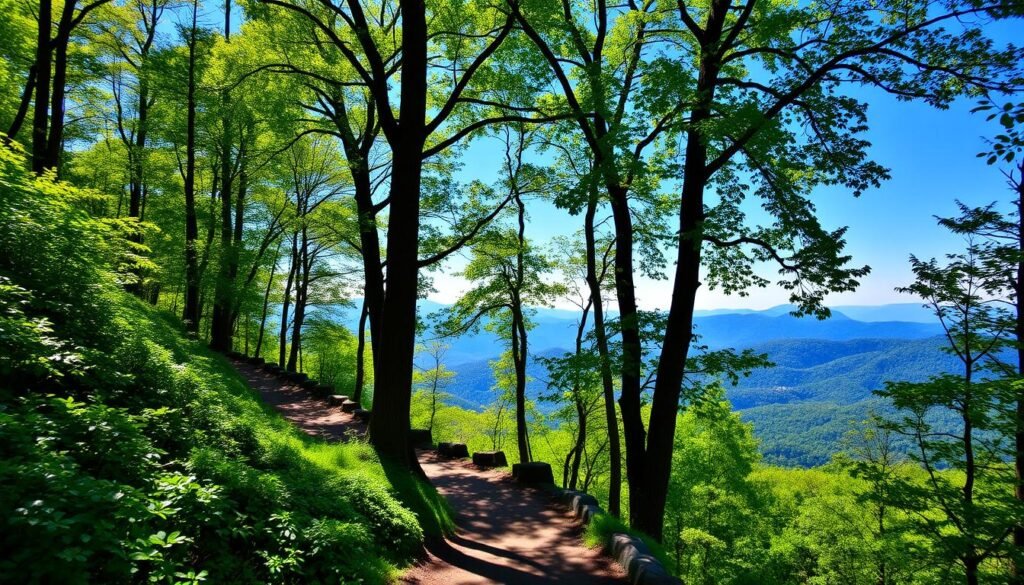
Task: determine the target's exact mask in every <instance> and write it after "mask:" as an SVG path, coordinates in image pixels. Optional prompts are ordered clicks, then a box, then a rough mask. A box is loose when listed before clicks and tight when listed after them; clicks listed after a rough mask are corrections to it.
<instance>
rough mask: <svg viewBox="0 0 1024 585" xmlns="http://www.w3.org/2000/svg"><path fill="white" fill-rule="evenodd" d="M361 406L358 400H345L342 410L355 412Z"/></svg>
mask: <svg viewBox="0 0 1024 585" xmlns="http://www.w3.org/2000/svg"><path fill="white" fill-rule="evenodd" d="M357 408H359V403H358V402H352V401H351V400H345V401H343V402H342V403H341V412H355V410H356V409H357Z"/></svg>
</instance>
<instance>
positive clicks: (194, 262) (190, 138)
mask: <svg viewBox="0 0 1024 585" xmlns="http://www.w3.org/2000/svg"><path fill="white" fill-rule="evenodd" d="M46 1H49V0H46ZM198 11H199V4H198V0H193V3H192V28H191V32H190V35H189V41H188V89H187V92H188V97H187V106H186V109H187V112H188V113H187V122H186V138H185V304H184V312H183V314H182V320H183V321H184V322H185V329H186V330H188V331H189V332H191V333H198V332H199V264H198V251H197V250H196V240H197V239H198V237H199V226H198V223H197V220H196V192H195V169H196V95H195V94H196V33H197V27H196V22H197V13H198Z"/></svg>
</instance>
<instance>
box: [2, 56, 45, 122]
mask: <svg viewBox="0 0 1024 585" xmlns="http://www.w3.org/2000/svg"><path fill="white" fill-rule="evenodd" d="M37 69H38V66H37V65H36V64H35V63H32V66H31V67H29V68H28V78H27V79H26V80H25V89H24V91H22V92H21V103H20V104H19V105H18V111H17V113H15V115H14V119H13V120H11V126H10V127H9V128H8V129H7V140H8V141H11V140H14V139H15V138H17V137H18V132H21V126H22V124H24V123H25V117H26V116H28V108H29V106H30V105H31V104H32V93H33V91H34V90H35V85H36V71H37Z"/></svg>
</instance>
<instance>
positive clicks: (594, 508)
mask: <svg viewBox="0 0 1024 585" xmlns="http://www.w3.org/2000/svg"><path fill="white" fill-rule="evenodd" d="M598 514H604V510H602V509H601V506H598V505H596V504H586V505H584V506H580V507H579V508H577V509H576V518H577V519H579V520H580V521H581V522H583V523H584V524H590V521H591V520H593V519H594V516H597V515H598Z"/></svg>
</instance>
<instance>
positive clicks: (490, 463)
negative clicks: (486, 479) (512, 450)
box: [473, 451, 508, 467]
mask: <svg viewBox="0 0 1024 585" xmlns="http://www.w3.org/2000/svg"><path fill="white" fill-rule="evenodd" d="M473 464H474V465H478V466H480V467H508V459H506V458H505V452H504V451H477V452H476V453H473Z"/></svg>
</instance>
